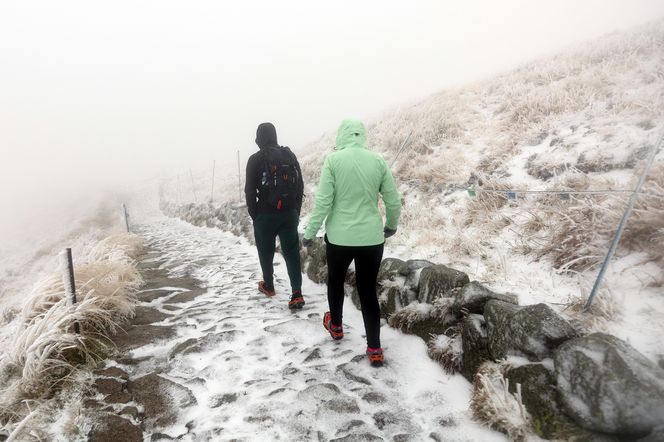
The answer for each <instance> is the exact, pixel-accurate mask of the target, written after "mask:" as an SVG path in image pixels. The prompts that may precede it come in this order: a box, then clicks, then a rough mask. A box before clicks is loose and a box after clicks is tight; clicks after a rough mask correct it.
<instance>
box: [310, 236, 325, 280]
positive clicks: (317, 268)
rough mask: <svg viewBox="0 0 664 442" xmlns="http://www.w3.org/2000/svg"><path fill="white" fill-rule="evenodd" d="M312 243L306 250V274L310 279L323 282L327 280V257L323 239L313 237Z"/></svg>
mask: <svg viewBox="0 0 664 442" xmlns="http://www.w3.org/2000/svg"><path fill="white" fill-rule="evenodd" d="M313 241H314V243H313V245H312V246H311V247H309V248H308V250H307V255H308V258H309V259H308V260H307V261H308V264H307V276H308V277H309V279H311V280H312V281H314V282H316V283H318V284H323V283H325V282H327V257H326V255H325V249H326V246H325V241H324V240H323V239H322V238H314V240H313Z"/></svg>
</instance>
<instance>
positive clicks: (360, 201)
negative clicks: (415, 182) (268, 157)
mask: <svg viewBox="0 0 664 442" xmlns="http://www.w3.org/2000/svg"><path fill="white" fill-rule="evenodd" d="M336 149H337V150H336V152H333V153H331V154H330V155H328V156H327V158H325V163H324V164H323V172H322V173H321V176H320V183H319V184H318V189H317V190H316V204H315V206H314V210H313V213H312V215H311V218H310V219H309V224H308V225H307V228H306V230H305V232H304V240H303V242H302V243H303V245H304V246H306V247H308V246H310V245H311V244H312V241H313V238H314V237H315V236H316V233H317V232H318V230H319V229H320V227H321V224H322V223H323V220H325V230H326V235H325V243H326V255H327V269H328V279H327V300H328V304H329V307H330V311H329V312H326V313H325V315H324V317H323V326H324V327H325V329H326V330H327V331H328V332H329V333H330V335H331V336H332V338H333V339H341V338H343V329H342V315H343V302H344V280H345V278H346V271H347V270H348V267H349V266H350V263H351V262H352V261H353V260H355V276H356V280H357V291H358V294H359V296H360V302H361V304H362V318H363V320H364V328H365V331H366V335H367V355H368V356H369V360H370V362H371V365H373V366H381V365H382V364H383V350H382V348H381V345H380V307H379V305H378V298H377V297H376V277H377V276H378V269H379V267H380V263H381V260H382V258H383V244H384V243H385V238H387V237H390V236H392V235H394V234H395V233H396V231H397V223H398V221H399V212H400V209H401V197H400V195H399V192H398V190H397V188H396V185H395V184H394V178H393V177H392V172H390V169H389V167H388V166H387V163H386V162H385V159H384V158H383V157H382V156H381V155H379V154H377V153H375V152H371V151H370V150H368V149H367V147H366V134H365V129H364V125H363V124H362V122H361V121H358V120H344V121H343V122H342V123H341V126H340V127H339V131H338V132H337V147H336ZM379 194H380V195H381V196H382V198H383V202H384V203H385V209H386V218H387V219H386V221H385V225H383V218H382V217H381V214H380V211H379V209H378V195H379Z"/></svg>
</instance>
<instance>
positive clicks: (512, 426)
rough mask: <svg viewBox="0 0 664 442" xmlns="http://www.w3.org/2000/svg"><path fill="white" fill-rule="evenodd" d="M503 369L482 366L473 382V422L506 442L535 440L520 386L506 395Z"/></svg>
mask: <svg viewBox="0 0 664 442" xmlns="http://www.w3.org/2000/svg"><path fill="white" fill-rule="evenodd" d="M502 370H503V366H502V365H501V364H495V363H492V362H486V363H484V364H483V365H482V366H481V367H480V369H479V371H478V372H477V374H476V375H475V379H474V381H473V395H472V398H471V401H470V409H471V411H472V413H473V416H474V418H475V419H476V420H478V421H480V422H482V423H484V424H485V425H487V426H488V427H489V428H493V429H495V430H498V431H501V432H503V433H505V434H506V435H507V436H508V437H509V438H510V440H513V441H526V440H537V439H538V438H537V437H536V436H535V435H534V434H533V433H532V424H531V420H532V419H531V417H530V415H529V414H528V411H527V410H526V407H525V406H524V405H523V402H522V401H521V386H520V385H519V384H517V388H516V392H515V393H510V391H509V380H507V379H505V377H504V376H503V371H502Z"/></svg>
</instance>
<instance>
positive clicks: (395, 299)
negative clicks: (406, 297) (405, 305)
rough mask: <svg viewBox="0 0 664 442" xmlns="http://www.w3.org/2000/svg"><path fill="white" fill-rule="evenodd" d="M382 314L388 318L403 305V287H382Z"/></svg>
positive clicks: (380, 300) (379, 293) (380, 294)
mask: <svg viewBox="0 0 664 442" xmlns="http://www.w3.org/2000/svg"><path fill="white" fill-rule="evenodd" d="M378 303H379V305H380V316H381V317H383V318H385V319H387V318H389V317H390V316H391V315H392V314H394V312H396V311H397V310H398V309H399V308H400V307H401V289H400V288H399V287H397V286H391V287H382V288H381V289H380V291H379V292H378Z"/></svg>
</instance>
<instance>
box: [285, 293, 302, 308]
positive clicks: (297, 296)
mask: <svg viewBox="0 0 664 442" xmlns="http://www.w3.org/2000/svg"><path fill="white" fill-rule="evenodd" d="M302 307H304V297H303V296H302V291H300V290H295V291H293V296H291V300H290V301H289V302H288V308H289V309H291V310H301V309H302Z"/></svg>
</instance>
